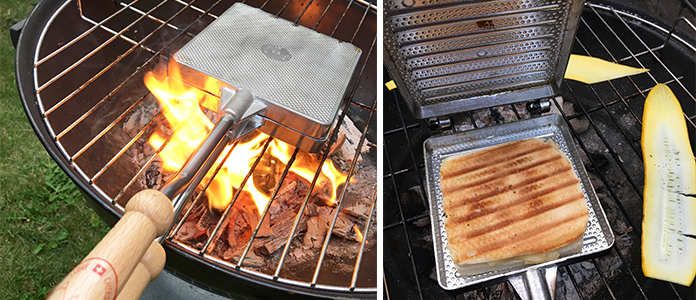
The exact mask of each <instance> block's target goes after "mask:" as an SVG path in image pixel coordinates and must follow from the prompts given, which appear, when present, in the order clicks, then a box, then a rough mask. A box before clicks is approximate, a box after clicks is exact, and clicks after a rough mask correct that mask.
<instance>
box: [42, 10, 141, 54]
mask: <svg viewBox="0 0 696 300" xmlns="http://www.w3.org/2000/svg"><path fill="white" fill-rule="evenodd" d="M136 2H138V0H134V1H133V2H131V3H128V4H127V5H126V7H123V8H121V9H120V10H119V11H117V12H116V13H114V14H112V15H110V16H108V17H107V18H105V19H104V20H102V21H101V22H99V23H96V24H94V25H93V26H92V28H90V29H88V30H87V31H85V32H83V33H82V34H80V35H78V36H77V37H75V38H74V39H72V40H70V41H69V42H67V43H65V45H63V46H61V47H60V48H58V49H56V50H55V51H53V52H51V53H49V54H48V55H46V56H45V57H44V58H42V59H40V60H39V61H37V62H35V63H34V67H38V66H39V65H41V64H42V63H44V62H45V61H47V60H49V59H51V58H52V57H54V56H55V55H56V54H59V53H61V52H63V50H65V49H67V48H68V47H70V46H72V45H73V44H75V43H76V42H78V41H80V40H81V39H82V38H84V37H86V36H87V35H89V34H90V33H92V32H93V31H94V30H96V29H97V28H99V27H100V26H101V25H103V24H104V23H106V22H107V21H109V20H111V18H113V17H114V16H116V15H118V14H119V13H121V12H122V11H124V10H125V9H126V8H127V7H131V5H133V4H135V3H136ZM80 14H82V13H81V12H80Z"/></svg>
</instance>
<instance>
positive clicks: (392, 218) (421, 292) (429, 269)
mask: <svg viewBox="0 0 696 300" xmlns="http://www.w3.org/2000/svg"><path fill="white" fill-rule="evenodd" d="M682 22H683V21H682ZM665 28H667V29H665ZM668 29H669V27H664V26H663V27H660V26H659V25H656V24H654V23H652V22H649V21H647V20H645V19H642V18H639V17H637V16H635V15H632V14H629V13H625V12H621V11H617V10H614V9H611V8H609V7H605V6H600V5H595V4H586V6H585V9H584V12H583V15H582V18H581V21H580V25H579V28H578V33H577V36H576V38H575V43H574V46H573V53H576V54H583V55H590V56H596V57H600V58H602V59H605V60H609V61H618V60H620V59H622V58H624V57H630V58H629V59H625V61H624V62H622V63H623V64H628V65H632V66H645V67H646V68H649V69H651V71H650V72H649V74H643V75H638V76H632V77H630V78H623V79H617V80H613V81H611V82H606V83H598V84H595V85H585V84H582V83H579V82H573V81H565V80H564V81H563V83H562V85H561V90H560V93H561V96H562V97H563V100H565V101H562V100H561V99H554V100H553V101H552V103H553V105H552V107H555V109H557V110H558V111H559V112H560V113H561V115H562V117H563V118H564V119H565V121H566V122H567V123H568V124H569V128H570V130H571V133H572V135H573V137H574V139H575V141H576V144H577V145H578V149H579V150H580V151H581V152H583V154H581V156H584V157H583V163H584V164H585V166H586V168H587V170H588V172H589V173H590V174H591V178H592V183H593V185H594V187H595V190H596V191H597V194H598V196H599V198H600V202H601V203H602V205H603V207H604V210H605V212H606V213H607V215H608V218H609V220H610V224H611V227H612V230H613V231H614V234H615V236H616V242H615V245H614V247H612V248H611V249H610V250H609V251H607V252H605V253H602V254H601V255H598V256H594V257H592V258H589V259H585V260H584V261H573V262H572V264H569V265H565V266H561V267H559V268H558V281H557V285H556V299H636V298H640V299H693V297H694V295H696V287H695V286H694V285H692V286H691V287H683V286H680V285H675V284H671V283H667V282H664V281H658V280H652V279H648V278H645V277H644V276H643V273H642V270H641V266H640V232H641V217H642V185H643V165H642V157H641V155H642V153H641V149H640V133H641V129H640V127H641V116H642V107H643V102H644V100H645V97H646V96H647V94H648V92H649V89H650V88H652V87H653V86H654V85H655V83H657V82H660V83H666V84H668V85H669V86H670V88H671V89H672V90H673V91H674V93H675V95H677V98H678V99H680V100H681V102H682V107H683V109H684V112H685V115H686V116H685V117H686V119H687V127H688V128H689V134H690V137H691V141H692V148H696V144H695V143H696V126H695V125H694V121H695V120H696V99H694V97H693V95H694V94H695V91H694V86H693V85H690V83H693V82H695V80H696V78H695V74H696V72H695V71H696V70H695V68H696V64H695V63H694V55H695V53H696V48H694V45H695V44H696V43H694V41H693V40H688V42H687V41H685V40H684V39H679V38H678V36H677V35H675V36H672V37H671V39H670V42H669V43H668V45H667V46H666V47H665V48H664V49H660V50H654V51H649V52H647V53H644V54H641V55H639V53H641V52H643V51H645V50H647V49H649V48H650V47H656V46H659V45H661V44H662V43H663V42H664V40H665V38H666V37H667V33H668V32H669V30H668ZM685 29H687V31H685V33H686V35H684V36H690V37H693V31H690V30H691V29H690V28H689V26H685ZM689 34H690V35H689ZM385 71H386V70H385ZM384 95H385V104H384V105H385V110H384V118H385V119H384V120H385V121H384V124H385V128H384V129H385V130H384V158H385V162H384V170H385V172H384V173H385V176H384V177H383V180H384V182H385V186H384V196H383V197H384V212H383V214H384V238H385V242H384V245H385V248H384V253H385V255H384V258H385V263H384V266H385V267H384V268H385V270H384V274H385V275H384V283H385V290H384V293H385V299H418V298H420V299H425V298H428V299H429V298H433V299H517V296H516V295H515V294H514V292H512V287H511V285H510V284H509V283H507V282H502V283H501V282H492V283H491V284H489V285H486V286H482V285H479V286H475V287H474V288H476V289H462V290H456V291H445V290H443V289H441V288H440V287H439V285H438V283H437V281H436V278H435V275H434V267H435V261H434V257H433V248H432V238H431V233H430V223H429V222H430V218H429V216H428V210H427V206H428V204H427V201H428V200H427V198H426V197H425V195H426V192H425V190H424V179H425V175H424V161H423V156H422V144H423V141H424V140H425V139H426V138H428V137H429V136H431V135H433V134H436V133H435V132H431V131H430V130H429V129H428V126H427V123H426V121H425V120H418V119H416V118H414V117H413V116H412V115H411V114H410V112H409V111H408V109H406V104H405V102H404V100H403V99H402V98H401V95H400V94H399V93H398V92H396V91H391V92H390V91H386V90H385V92H384ZM571 105H572V106H573V108H572V110H571V108H570V106H571ZM529 117H530V115H529V114H528V112H527V111H526V110H525V109H524V104H512V105H505V106H500V107H494V108H486V109H480V110H476V111H472V112H466V113H462V114H457V115H453V116H451V118H452V123H453V124H454V128H455V129H457V130H468V129H473V128H479V127H483V126H490V125H493V124H498V123H507V122H510V121H514V120H519V119H527V118H529Z"/></svg>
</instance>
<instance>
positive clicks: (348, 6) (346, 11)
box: [329, 0, 357, 36]
mask: <svg viewBox="0 0 696 300" xmlns="http://www.w3.org/2000/svg"><path fill="white" fill-rule="evenodd" d="M352 4H353V0H350V2H348V5H346V9H344V10H343V14H342V15H341V17H340V18H339V19H338V22H336V27H334V29H333V31H331V34H329V35H330V36H333V35H334V34H335V33H336V29H338V26H340V25H341V22H343V18H344V17H345V16H346V13H348V9H350V6H351V5H352ZM356 32H357V31H356Z"/></svg>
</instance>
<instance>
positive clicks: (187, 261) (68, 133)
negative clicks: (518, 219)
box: [16, 0, 377, 299]
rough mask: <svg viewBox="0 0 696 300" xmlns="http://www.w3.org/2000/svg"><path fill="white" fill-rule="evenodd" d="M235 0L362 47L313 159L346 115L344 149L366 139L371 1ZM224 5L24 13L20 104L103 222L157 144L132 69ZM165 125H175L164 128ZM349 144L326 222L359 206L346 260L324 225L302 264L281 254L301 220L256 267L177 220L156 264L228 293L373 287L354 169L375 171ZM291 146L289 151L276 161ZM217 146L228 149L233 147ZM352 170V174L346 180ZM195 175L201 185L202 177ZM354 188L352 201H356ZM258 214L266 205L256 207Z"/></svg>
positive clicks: (160, 57) (113, 215)
mask: <svg viewBox="0 0 696 300" xmlns="http://www.w3.org/2000/svg"><path fill="white" fill-rule="evenodd" d="M245 3H246V4H247V5H250V6H253V7H257V8H261V9H262V10H264V11H266V12H268V13H270V14H273V15H275V16H277V17H280V18H283V19H286V20H289V21H291V22H294V24H295V25H300V26H304V27H308V28H311V29H313V30H316V31H318V32H320V33H323V34H326V35H329V36H332V37H334V38H336V39H338V40H341V41H346V42H350V43H352V44H354V45H356V46H357V47H359V48H360V49H362V51H363V55H362V56H361V57H360V61H359V62H358V65H357V67H356V69H355V73H354V75H353V79H352V80H351V83H350V84H349V86H348V88H347V92H346V97H347V100H346V101H343V104H342V106H341V109H340V111H339V114H338V116H337V122H335V123H334V127H333V129H332V131H331V134H330V138H329V141H328V142H327V143H326V144H325V145H324V146H323V148H322V149H321V150H320V151H319V153H317V154H313V157H315V158H316V159H317V160H319V161H320V162H323V161H325V160H330V159H332V158H331V157H329V154H332V146H334V144H337V140H338V141H340V138H339V132H340V130H339V129H338V128H339V127H340V126H341V124H343V123H344V122H349V121H352V122H351V123H354V126H355V127H356V128H357V129H358V131H359V132H358V136H359V137H360V138H359V141H358V142H357V143H356V145H355V147H354V148H353V149H363V148H368V149H371V148H370V147H369V146H366V145H368V141H372V142H374V141H375V140H376V138H375V136H376V135H375V134H376V133H375V127H376V115H375V111H376V92H375V90H376V87H375V83H374V78H375V74H376V53H375V52H376V50H375V45H376V42H377V41H376V6H375V5H374V4H370V3H368V2H364V1H362V0H350V1H343V0H330V1H323V0H315V1H296V0H288V1H286V0H281V1H274V0H268V1H265V0H264V1H261V0H259V1H256V0H251V1H245ZM232 4H234V1H221V0H217V1H214V0H197V1H187V0H185V1H182V0H161V1H137V0H136V1H132V2H120V1H84V2H80V1H78V0H67V1H48V0H46V1H41V2H40V3H39V4H37V6H36V7H35V9H34V11H33V12H32V13H31V15H30V16H29V17H28V18H27V20H26V23H25V25H24V27H23V28H22V32H21V36H20V38H19V42H18V44H17V58H16V73H17V84H18V87H19V91H20V95H21V98H22V101H23V104H24V107H25V110H26V113H27V115H28V117H29V120H30V122H31V124H32V126H33V127H34V130H35V131H36V133H37V135H38V136H39V138H40V140H41V141H42V143H43V144H44V146H45V147H46V149H47V150H48V152H49V153H50V155H51V156H52V157H53V158H54V159H55V160H56V162H57V163H58V164H59V165H60V166H61V168H62V169H63V170H64V171H65V172H66V173H67V174H68V175H69V176H70V178H71V179H72V180H73V181H75V182H76V183H77V185H78V186H79V187H80V189H81V190H82V192H83V193H84V195H85V197H86V198H87V199H88V203H89V204H90V205H91V206H92V207H93V208H94V209H95V210H96V212H97V213H98V214H99V215H100V216H101V217H102V219H104V220H105V221H106V222H107V223H108V224H114V223H115V222H116V221H117V220H118V219H119V218H120V216H121V215H122V214H123V207H124V206H125V203H126V202H127V201H128V199H129V198H130V197H131V196H132V195H133V194H135V193H136V192H138V191H139V190H142V189H144V188H147V187H151V186H149V184H150V182H149V181H148V180H150V179H151V178H149V177H148V170H151V169H152V168H153V162H157V159H156V156H157V154H158V153H159V152H160V151H161V149H155V150H154V151H149V152H148V151H145V152H143V149H142V145H143V144H144V141H147V139H148V137H149V136H150V134H151V133H152V130H153V129H155V128H156V127H158V126H160V124H161V123H162V122H163V118H162V111H161V109H160V108H159V104H157V102H156V100H155V98H154V97H153V96H152V95H151V94H150V92H149V91H148V90H147V88H146V87H145V86H144V84H143V76H144V74H145V73H146V72H147V71H151V70H155V69H161V66H163V65H166V63H167V62H168V61H169V58H170V56H171V55H172V54H173V53H175V52H176V51H177V50H178V49H180V48H181V47H182V46H183V45H185V44H186V43H187V42H188V41H190V40H191V39H192V38H193V37H195V36H196V34H198V33H199V32H201V31H202V30H203V29H204V28H205V27H206V26H207V25H208V24H210V23H211V22H213V21H214V20H215V19H216V18H217V16H219V15H220V14H222V13H223V12H225V11H226V10H227V9H228V8H229V7H230V6H232ZM143 112H148V113H143ZM138 114H139V115H138ZM134 115H135V116H137V117H134ZM129 122H130V123H129ZM126 128H128V129H126ZM172 130H173V132H174V134H175V133H176V129H172ZM124 131H128V132H124ZM272 139H273V138H270V139H268V140H266V141H265V142H264V145H268V144H269V143H270V142H271V140H272ZM165 146H166V144H165ZM163 147H164V146H163ZM263 149H267V148H263ZM356 152H358V153H356V157H358V155H361V159H353V160H352V161H351V162H349V163H347V164H345V166H344V167H343V169H344V171H345V172H347V174H348V179H347V180H346V182H344V183H341V185H340V186H341V187H342V188H340V189H339V193H338V198H337V202H336V204H335V205H336V209H334V210H333V211H334V214H333V215H332V216H333V219H331V220H332V221H333V223H331V227H330V228H334V226H338V225H335V224H336V220H337V217H336V215H338V212H339V211H340V210H341V209H343V208H346V207H347V206H348V205H351V204H354V203H356V201H358V202H359V201H362V203H363V204H365V206H366V207H367V208H368V211H367V213H366V214H365V216H366V218H365V219H364V220H363V223H364V224H365V225H364V227H363V228H359V229H360V231H361V232H363V233H364V234H365V237H366V238H363V239H362V242H356V243H355V244H353V245H352V247H350V249H352V251H353V252H351V253H349V254H348V255H347V257H349V259H347V258H346V256H342V257H338V258H336V257H335V256H333V255H332V254H331V253H330V252H331V247H330V246H331V244H332V243H341V242H346V241H345V240H342V238H340V237H336V236H333V235H331V234H330V235H329V237H328V238H326V239H325V242H324V244H323V247H321V249H319V250H317V251H316V258H315V259H314V260H313V261H311V262H310V265H309V266H307V267H305V269H306V270H304V271H303V272H289V270H288V268H289V267H288V264H289V263H288V262H287V261H288V260H290V259H289V258H288V256H289V255H290V253H291V252H292V250H293V249H294V248H296V247H299V246H298V245H297V244H298V242H297V240H298V239H299V240H301V235H302V232H301V231H302V229H299V226H297V225H295V226H293V227H292V231H291V232H289V233H288V234H287V235H286V236H284V237H283V245H285V246H283V247H280V248H279V249H280V250H278V252H276V253H280V255H278V256H277V257H276V258H275V259H273V260H272V263H273V265H272V266H271V267H269V268H267V269H266V271H260V270H259V269H258V268H255V267H254V266H249V265H248V264H245V263H244V260H245V259H246V258H248V256H244V255H242V256H241V259H237V260H238V261H236V262H232V261H230V260H225V259H221V258H219V257H217V256H216V255H214V254H212V253H210V252H209V251H204V250H202V249H209V248H208V247H204V248H196V247H192V246H190V245H187V244H185V243H182V242H180V241H178V240H177V239H176V236H177V232H176V230H179V227H180V226H178V227H175V229H174V231H173V232H171V233H170V234H168V235H167V238H166V239H165V242H164V246H165V249H166V251H167V266H166V268H167V269H168V270H169V271H171V272H172V273H174V274H176V275H177V276H179V277H181V278H183V279H185V280H187V281H190V282H192V283H194V284H196V285H199V286H203V287H205V288H207V289H210V290H213V291H215V292H217V293H220V294H222V295H225V296H230V297H235V298H275V299H286V298H292V297H299V298H306V297H308V296H311V297H331V298H333V297H337V298H346V297H351V298H353V297H357V298H373V297H375V295H376V281H377V279H376V273H377V272H376V269H377V268H376V265H377V264H376V260H377V256H376V238H375V236H376V232H375V231H376V230H375V228H376V217H375V216H376V214H375V207H376V205H375V200H376V197H375V195H376V192H375V191H376V190H375V189H376V178H375V177H374V175H372V176H367V175H364V173H360V171H358V170H375V166H376V154H375V152H376V151H373V150H365V151H364V152H362V154H360V151H356ZM303 155H305V154H304V153H303V152H301V151H298V150H295V151H294V153H293V156H292V158H291V159H290V161H289V162H288V165H291V164H292V162H294V161H296V158H297V157H298V156H303ZM222 156H223V157H224V159H234V151H230V152H227V153H223V154H222ZM134 157H139V160H140V161H141V162H142V163H140V164H136V163H133V161H134ZM262 157H264V155H260V156H259V157H258V159H257V161H256V162H255V164H254V167H252V170H251V171H249V173H248V174H247V175H246V179H247V180H253V179H252V177H253V176H252V175H253V174H252V173H254V170H255V169H254V168H255V167H256V166H258V165H260V163H259V161H260V160H261V159H262ZM261 164H263V163H261ZM218 169H219V168H218ZM281 171H282V169H281ZM314 171H315V173H314V180H313V181H312V182H309V183H308V189H309V192H307V196H306V197H304V198H303V201H302V202H301V203H302V206H301V207H300V209H301V210H299V211H300V212H302V211H303V210H304V209H305V207H306V206H307V205H308V202H309V199H310V195H311V194H312V193H311V191H312V189H314V188H315V186H318V185H319V183H317V178H318V177H319V174H320V172H321V168H317V169H316V170H314ZM210 172H211V173H209V174H210V175H211V176H215V175H216V174H217V172H218V170H216V168H212V169H211V171H210ZM288 173H290V172H287V170H286V171H285V172H283V173H282V175H281V176H280V177H279V179H278V180H277V184H276V185H275V186H271V187H270V188H269V192H270V193H272V194H271V195H277V194H278V192H279V190H280V188H281V186H282V184H283V182H284V181H285V180H286V179H287V178H288V177H290V175H288ZM373 173H375V172H374V171H373ZM361 174H363V175H361ZM352 177H357V178H358V180H359V181H357V183H353V182H351V183H349V182H348V181H350V179H351V178H352ZM245 182H246V181H245ZM205 183H206V182H205V181H204V182H203V184H202V185H201V186H205V187H207V185H205ZM155 188H156V187H155ZM357 190H361V192H362V194H361V195H362V196H356V193H357V192H356V191H357ZM197 194H198V195H202V194H204V193H203V192H202V191H199V193H197ZM239 194H240V192H237V193H236V194H235V198H234V199H237V198H238V197H239ZM358 197H361V199H362V200H360V199H358V200H356V198H358ZM200 199H201V197H190V199H185V200H186V201H187V204H190V205H189V206H188V207H193V206H194V205H193V204H196V203H199V202H197V201H199V200H200ZM194 201H195V203H194ZM200 201H203V200H200ZM192 203H193V204H192ZM271 203H272V201H271ZM230 207H231V205H230ZM229 210H230V209H229V207H228V209H227V211H229ZM190 213H191V212H190V210H186V209H184V210H183V212H182V215H180V216H179V217H178V218H175V220H176V221H177V222H179V225H180V223H182V222H183V220H184V219H185V217H186V216H188V214H190ZM184 214H185V215H184ZM266 214H268V209H266V211H265V212H264V214H263V217H266ZM299 215H301V214H299ZM299 215H298V216H299ZM223 216H224V215H223ZM217 218H218V219H219V220H217V224H216V223H213V225H212V227H211V228H212V229H211V230H213V229H214V231H212V232H211V234H210V237H211V238H209V239H210V240H207V241H205V244H206V245H209V244H211V243H212V244H214V243H215V241H214V240H212V237H214V236H216V235H218V236H219V233H221V232H219V231H220V230H223V229H220V228H221V227H223V226H221V225H220V224H221V223H222V219H223V218H221V217H220V215H218V216H217ZM296 219H298V220H299V217H296ZM180 220H181V221H180ZM296 223H297V222H296ZM259 225H261V224H260V222H259ZM257 228H258V227H257ZM257 231H258V229H257V230H256V231H254V233H253V234H252V235H251V237H250V238H249V239H250V240H249V242H248V244H247V245H248V246H247V248H246V249H245V252H244V253H247V254H248V253H250V252H251V251H252V249H250V246H251V245H252V244H253V242H254V239H255V238H257V237H256V232H257ZM329 232H331V230H329ZM298 235H299V236H300V237H299V238H298ZM332 236H333V238H332ZM337 260H340V261H337ZM336 265H342V266H343V271H337V270H335V269H334V268H335V266H336ZM345 266H349V267H345ZM347 269H349V270H347ZM268 270H270V271H268ZM346 270H347V271H346ZM290 271H294V270H290Z"/></svg>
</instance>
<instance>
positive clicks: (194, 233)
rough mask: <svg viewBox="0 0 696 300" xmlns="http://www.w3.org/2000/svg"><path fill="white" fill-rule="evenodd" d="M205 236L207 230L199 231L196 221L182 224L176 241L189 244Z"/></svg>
mask: <svg viewBox="0 0 696 300" xmlns="http://www.w3.org/2000/svg"><path fill="white" fill-rule="evenodd" d="M203 234H205V230H200V229H198V227H197V226H196V221H187V222H184V224H182V226H181V228H180V229H179V232H178V233H177V235H176V239H177V240H180V241H182V242H188V241H190V240H193V239H196V238H198V237H200V236H201V235H203Z"/></svg>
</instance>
